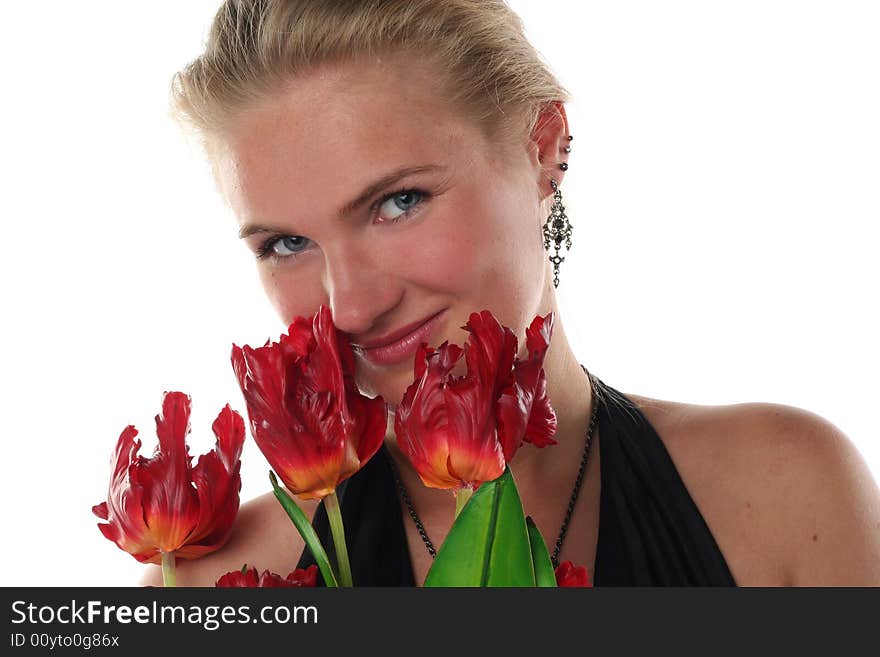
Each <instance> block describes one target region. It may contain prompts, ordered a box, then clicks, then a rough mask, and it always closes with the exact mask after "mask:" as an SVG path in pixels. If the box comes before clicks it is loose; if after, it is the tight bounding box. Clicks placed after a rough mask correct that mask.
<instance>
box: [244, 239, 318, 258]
mask: <svg viewBox="0 0 880 657" xmlns="http://www.w3.org/2000/svg"><path fill="white" fill-rule="evenodd" d="M308 243H309V238H307V237H301V236H300V235H285V236H283V237H272V238H270V239H268V240H266V242H265V243H264V244H263V245H262V246H261V247H260V249H259V251H258V252H257V257H259V258H265V257H267V256H274V257H276V258H286V257H288V256H291V255H296V254H297V253H301V252H302V251H303V250H304V247H305V246H306V245H307V244H308Z"/></svg>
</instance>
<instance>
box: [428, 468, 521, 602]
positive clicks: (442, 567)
mask: <svg viewBox="0 0 880 657" xmlns="http://www.w3.org/2000/svg"><path fill="white" fill-rule="evenodd" d="M425 586H456V587H464V586H535V572H534V567H533V565H532V551H531V548H530V546H529V535H528V530H527V529H526V523H525V519H524V517H523V508H522V502H521V501H520V498H519V493H518V492H517V490H516V483H515V482H514V480H513V475H512V474H511V472H510V468H506V469H505V471H504V474H503V475H501V476H500V477H498V479H495V480H494V481H487V482H485V483H484V484H483V485H482V486H480V487H479V488H478V489H477V491H476V492H475V493H474V494H473V497H471V499H470V501H469V502H468V503H467V504H466V505H465V507H464V509H462V511H461V513H460V514H459V516H458V518H456V520H455V523H454V524H453V525H452V529H451V530H450V531H449V534H448V535H447V537H446V540H445V541H443V545H442V546H441V547H440V550H439V552H437V556H436V557H435V558H434V563H433V564H432V565H431V569H430V570H429V571H428V575H427V577H426V578H425Z"/></svg>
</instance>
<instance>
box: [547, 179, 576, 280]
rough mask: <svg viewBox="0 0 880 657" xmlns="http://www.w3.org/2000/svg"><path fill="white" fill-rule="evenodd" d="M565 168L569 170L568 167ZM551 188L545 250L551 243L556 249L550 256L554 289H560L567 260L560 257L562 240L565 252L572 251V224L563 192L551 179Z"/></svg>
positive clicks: (548, 248)
mask: <svg viewBox="0 0 880 657" xmlns="http://www.w3.org/2000/svg"><path fill="white" fill-rule="evenodd" d="M563 164H564V163H563ZM565 168H566V169H567V168H568V166H566V167H565ZM550 186H551V187H552V188H553V206H552V207H551V208H550V216H549V217H547V221H546V222H545V223H544V249H545V250H547V251H549V250H550V243H551V242H552V243H553V246H554V248H555V249H556V253H555V254H553V255H552V256H550V262H552V263H553V287H559V265H560V264H561V263H562V262H563V261H564V260H565V258H563V257H562V256H560V255H559V249H560V248H561V246H562V240H565V250H566V251H568V250H570V249H571V223H570V222H569V221H568V217H566V216H565V206H564V205H562V192H560V191H559V185H558V184H557V182H556V181H555V180H554V179H552V178H551V179H550Z"/></svg>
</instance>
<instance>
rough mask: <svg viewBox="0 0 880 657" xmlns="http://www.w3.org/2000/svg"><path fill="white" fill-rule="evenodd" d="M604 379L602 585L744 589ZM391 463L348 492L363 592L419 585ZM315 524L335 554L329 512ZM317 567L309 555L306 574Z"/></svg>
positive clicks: (597, 581) (633, 414)
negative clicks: (413, 569) (365, 588)
mask: <svg viewBox="0 0 880 657" xmlns="http://www.w3.org/2000/svg"><path fill="white" fill-rule="evenodd" d="M594 379H595V381H596V386H597V390H596V401H597V402H598V404H599V409H598V417H597V422H598V430H599V448H600V471H601V493H600V502H599V510H600V511H599V536H598V542H597V547H596V563H595V572H594V573H593V584H594V586H736V582H735V581H734V579H733V576H732V575H731V573H730V570H729V568H728V566H727V562H726V561H725V560H724V556H723V555H722V554H721V551H720V550H719V548H718V544H717V543H716V542H715V539H714V537H713V536H712V534H711V532H710V531H709V528H708V526H707V525H706V522H705V520H704V519H703V516H702V515H701V514H700V511H699V509H697V507H696V505H695V504H694V501H693V500H692V499H691V496H690V494H689V493H688V491H687V489H686V488H685V486H684V483H683V482H682V480H681V477H680V476H679V474H678V471H677V470H676V469H675V465H674V464H673V463H672V460H671V459H670V457H669V454H668V452H667V451H666V448H665V447H664V445H663V443H662V441H661V440H660V437H659V436H658V435H657V433H656V431H654V428H653V427H652V426H651V424H650V423H649V422H648V420H647V418H645V416H644V415H643V414H642V412H641V411H640V410H639V409H638V407H637V406H636V405H635V404H634V403H633V402H632V401H630V400H629V399H628V398H627V397H626V396H625V395H623V394H622V393H620V392H618V391H617V390H615V389H614V388H612V387H611V386H608V385H606V384H604V383H603V382H602V381H601V380H600V379H599V378H598V377H595V376H594ZM551 449H552V448H551ZM390 458H391V457H390V456H389V454H388V453H387V451H386V449H385V448H384V447H383V448H381V449H380V450H379V452H378V453H377V454H376V455H375V456H374V457H373V458H372V459H370V461H369V462H368V463H367V465H366V466H364V468H363V469H361V470H360V471H359V472H358V473H357V474H355V475H354V476H353V477H351V478H350V479H349V480H348V481H346V482H344V484H343V486H340V489H342V490H341V492H340V497H341V506H342V517H343V522H344V524H345V533H346V538H347V540H348V552H349V559H350V561H351V569H352V578H353V579H354V582H355V585H356V586H415V581H414V576H413V572H412V567H411V564H410V557H409V549H408V546H407V543H406V534H405V532H404V524H403V521H404V518H403V514H402V513H401V508H400V502H399V498H398V493H397V489H396V486H395V484H394V478H393V475H392V472H391V469H390V466H389V459H390ZM406 521H407V522H411V520H410V519H409V518H407V519H406ZM313 526H314V528H315V531H316V532H317V534H318V536H319V537H320V538H321V541H322V543H323V544H324V546H325V547H326V548H327V549H328V551H331V552H332V539H331V537H330V527H329V524H328V522H327V514H326V512H325V510H324V505H323V504H321V505H319V507H318V509H317V510H316V512H315V516H314V520H313ZM439 547H440V546H437V548H438V549H439ZM313 563H315V561H314V558H313V557H312V555H311V552H310V551H309V550H308V549H305V550H304V551H303V554H302V556H301V558H300V561H299V564H298V566H297V567H298V568H305V567H307V566H309V565H311V564H313ZM318 581H319V583H320V581H321V578H320V576H319V577H318Z"/></svg>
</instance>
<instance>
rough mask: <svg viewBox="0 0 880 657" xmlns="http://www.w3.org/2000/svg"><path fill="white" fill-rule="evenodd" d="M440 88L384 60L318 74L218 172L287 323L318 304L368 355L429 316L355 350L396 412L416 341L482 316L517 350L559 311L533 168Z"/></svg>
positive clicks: (371, 389)
mask: <svg viewBox="0 0 880 657" xmlns="http://www.w3.org/2000/svg"><path fill="white" fill-rule="evenodd" d="M437 80H438V77H437V76H436V75H433V74H432V72H431V71H428V70H425V71H420V70H418V69H416V68H414V67H413V66H407V67H405V68H404V67H403V66H401V65H399V64H397V65H395V64H394V63H393V62H391V61H386V60H383V61H379V60H376V61H374V62H372V63H371V64H368V65H367V64H360V65H346V66H344V67H333V68H323V69H320V70H318V71H316V72H314V73H312V74H310V75H308V76H306V77H300V78H298V79H297V80H296V81H295V84H292V85H291V86H290V87H289V89H287V90H286V91H285V92H284V93H283V94H279V96H278V97H276V98H274V99H273V100H272V101H271V103H266V104H263V105H261V106H259V107H257V108H255V109H252V110H250V111H249V112H248V113H246V114H245V115H244V116H243V117H242V118H241V119H240V120H239V121H238V122H237V123H236V127H235V130H234V131H232V132H231V133H230V135H229V137H228V138H227V139H226V140H225V142H224V144H223V148H222V151H221V154H220V155H219V156H218V159H217V162H216V165H217V169H216V171H217V177H218V183H219V184H220V187H221V189H222V191H223V194H224V196H225V197H226V198H227V200H228V202H229V203H230V206H231V207H232V209H233V210H234V212H235V215H236V217H237V219H238V221H239V224H240V234H241V235H242V239H243V241H244V242H245V243H246V244H247V246H248V248H249V249H250V250H251V251H253V253H254V254H255V257H256V258H257V266H258V268H259V274H260V279H261V281H262V284H263V286H264V288H265V291H266V294H267V295H268V297H269V299H270V301H271V303H272V304H273V305H274V307H275V308H276V309H277V311H278V313H279V315H280V316H281V318H282V320H283V321H284V322H285V325H287V324H289V323H290V322H291V321H292V319H293V318H294V317H295V316H297V315H302V316H306V317H310V316H312V315H313V314H314V313H315V311H316V310H317V309H318V307H319V305H321V304H324V305H327V306H328V307H329V308H330V309H331V311H332V314H333V319H334V322H335V324H336V326H337V327H338V328H339V329H340V330H342V331H344V332H345V333H347V334H348V337H349V339H350V341H351V343H352V344H354V345H359V346H369V345H370V344H372V343H376V342H377V341H378V342H379V343H387V342H388V339H389V338H395V337H398V336H397V335H395V334H399V333H400V332H401V330H403V331H404V333H405V332H406V330H407V328H408V327H412V326H413V325H416V326H418V325H421V324H424V323H425V321H426V320H428V319H429V318H433V319H432V320H431V321H429V322H428V323H427V324H425V325H424V326H423V328H421V329H417V330H416V332H415V333H411V334H410V335H409V339H408V340H407V339H404V340H403V343H402V344H401V341H400V340H398V341H397V344H396V345H392V346H391V347H387V348H384V349H383V348H381V347H376V348H370V349H359V348H357V346H356V348H355V353H356V363H357V373H356V378H357V383H358V386H359V388H360V389H361V391H363V392H364V393H366V394H369V395H376V394H379V395H382V396H383V397H384V398H385V400H386V402H388V403H389V404H391V405H392V406H394V405H396V404H397V403H398V401H399V400H400V398H401V397H402V395H403V392H404V391H405V389H406V387H407V386H408V385H409V384H410V383H411V382H412V377H413V355H414V353H415V349H416V347H417V345H418V343H419V342H420V341H426V342H428V343H429V344H430V345H432V346H436V345H439V344H441V343H442V342H443V341H444V340H449V341H450V342H456V343H458V344H463V343H464V341H465V339H466V336H467V334H466V333H465V332H464V331H462V330H461V328H460V327H461V326H462V325H464V323H465V322H466V321H467V318H468V316H469V314H470V313H471V312H475V311H480V310H483V309H489V310H491V311H492V313H493V314H494V315H495V316H496V317H497V318H498V319H499V321H501V322H502V323H503V324H505V325H507V326H509V327H511V328H512V329H513V330H514V332H515V333H517V334H518V337H519V339H520V341H521V342H522V336H523V335H524V329H525V326H527V325H528V323H529V322H530V321H531V319H532V318H533V317H534V316H535V315H537V314H539V313H541V312H546V310H547V309H549V305H548V304H549V303H550V301H549V299H550V292H549V289H550V287H549V284H548V281H547V280H546V255H545V253H544V250H543V246H542V236H541V224H542V223H543V219H542V217H541V211H540V200H541V199H540V194H539V188H538V179H539V173H538V169H537V164H536V162H537V160H535V164H532V162H531V161H530V160H531V158H530V156H529V154H528V152H527V149H526V147H525V146H523V148H522V152H521V155H520V156H519V157H518V158H514V159H513V160H512V159H511V156H510V155H508V156H507V157H506V158H505V157H502V153H501V150H500V148H498V147H495V146H493V144H492V143H489V141H488V140H487V139H486V137H485V136H484V135H483V132H482V131H481V130H480V128H479V127H478V126H477V125H475V124H474V123H472V122H471V121H469V120H467V119H466V118H464V117H462V116H460V115H459V114H457V113H456V112H455V111H454V110H453V108H452V107H450V106H449V105H448V104H447V103H446V102H445V101H444V94H443V90H442V88H441V85H440V83H439V82H438V81H437ZM383 338H384V339H383ZM521 346H522V345H521Z"/></svg>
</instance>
